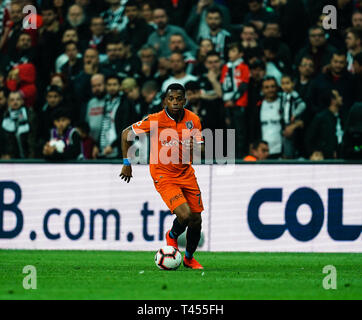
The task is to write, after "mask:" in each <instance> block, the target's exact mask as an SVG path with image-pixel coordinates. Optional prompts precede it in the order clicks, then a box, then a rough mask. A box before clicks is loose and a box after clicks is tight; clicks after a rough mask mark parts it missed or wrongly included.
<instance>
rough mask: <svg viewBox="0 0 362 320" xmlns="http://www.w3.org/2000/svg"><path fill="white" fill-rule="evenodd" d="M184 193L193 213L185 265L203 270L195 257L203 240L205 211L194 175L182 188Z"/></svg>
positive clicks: (188, 229)
mask: <svg viewBox="0 0 362 320" xmlns="http://www.w3.org/2000/svg"><path fill="white" fill-rule="evenodd" d="M182 192H183V194H184V196H185V198H186V200H187V204H188V205H189V208H190V212H191V213H189V217H188V225H187V233H186V252H185V257H184V265H185V266H186V267H189V268H192V269H203V267H202V266H201V264H200V263H198V262H197V261H196V260H195V258H194V257H193V256H194V253H195V251H196V249H197V246H198V244H199V242H200V238H201V224H202V218H201V212H202V211H203V210H204V206H203V204H202V198H201V191H200V188H199V186H198V184H197V181H196V177H195V176H194V175H192V176H191V177H190V178H189V179H188V180H187V181H186V182H185V184H184V185H183V186H182Z"/></svg>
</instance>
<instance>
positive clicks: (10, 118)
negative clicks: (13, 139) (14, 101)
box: [2, 107, 30, 136]
mask: <svg viewBox="0 0 362 320" xmlns="http://www.w3.org/2000/svg"><path fill="white" fill-rule="evenodd" d="M28 120H29V119H28V112H27V110H26V108H25V107H21V108H20V109H17V110H11V109H9V110H8V112H7V113H6V114H5V117H4V119H3V122H2V128H3V129H4V130H5V131H6V132H10V133H15V135H16V136H20V135H21V134H24V133H28V132H29V131H30V125H29V122H28Z"/></svg>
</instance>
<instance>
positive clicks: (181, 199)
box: [153, 173, 204, 213]
mask: <svg viewBox="0 0 362 320" xmlns="http://www.w3.org/2000/svg"><path fill="white" fill-rule="evenodd" d="M153 182H154V185H155V187H156V190H157V191H158V192H159V194H160V195H161V197H162V199H163V201H164V202H165V203H166V205H167V207H168V208H169V209H170V211H171V212H172V213H174V210H175V209H176V208H177V207H178V206H180V205H181V204H183V203H186V202H187V204H188V205H189V206H190V209H191V211H192V212H202V211H204V206H203V204H202V198H201V191H200V188H199V185H198V184H197V180H196V177H195V174H194V173H192V174H189V175H186V176H185V177H184V176H182V177H179V178H173V177H168V176H167V175H162V174H160V175H157V176H156V177H155V178H154V180H153Z"/></svg>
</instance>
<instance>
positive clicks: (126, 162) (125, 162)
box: [123, 158, 131, 166]
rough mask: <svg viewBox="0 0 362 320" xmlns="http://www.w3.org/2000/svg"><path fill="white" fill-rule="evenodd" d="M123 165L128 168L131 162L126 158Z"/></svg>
mask: <svg viewBox="0 0 362 320" xmlns="http://www.w3.org/2000/svg"><path fill="white" fill-rule="evenodd" d="M123 165H125V166H130V165H131V161H130V160H129V159H127V158H125V159H123Z"/></svg>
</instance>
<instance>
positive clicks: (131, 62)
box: [117, 40, 142, 79]
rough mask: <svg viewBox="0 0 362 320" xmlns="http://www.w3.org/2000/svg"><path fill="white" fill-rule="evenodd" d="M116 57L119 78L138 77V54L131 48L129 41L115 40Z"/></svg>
mask: <svg viewBox="0 0 362 320" xmlns="http://www.w3.org/2000/svg"><path fill="white" fill-rule="evenodd" d="M117 59H119V63H120V71H119V72H118V73H117V74H118V76H119V77H120V78H121V79H124V78H127V77H136V78H139V77H140V74H141V69H142V62H141V60H140V58H139V57H138V55H137V54H134V53H133V51H132V50H131V45H130V43H128V42H127V41H125V40H119V41H118V42H117Z"/></svg>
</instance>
